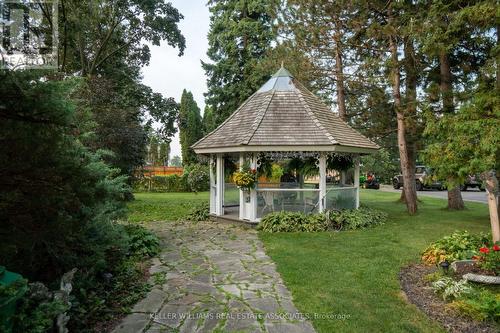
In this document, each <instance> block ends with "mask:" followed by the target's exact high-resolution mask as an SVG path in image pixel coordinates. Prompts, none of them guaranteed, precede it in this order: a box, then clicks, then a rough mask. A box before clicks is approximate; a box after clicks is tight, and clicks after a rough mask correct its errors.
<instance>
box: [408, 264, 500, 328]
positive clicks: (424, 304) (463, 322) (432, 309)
mask: <svg viewBox="0 0 500 333" xmlns="http://www.w3.org/2000/svg"><path fill="white" fill-rule="evenodd" d="M436 271H437V268H436V267H434V266H426V265H417V264H416V265H410V266H407V267H405V268H403V269H402V270H401V272H400V274H399V279H400V283H401V288H402V290H403V292H404V293H405V295H406V297H407V299H408V301H409V302H410V303H412V304H414V305H416V306H417V307H418V308H419V309H420V310H422V311H423V312H424V313H425V314H427V315H428V316H429V317H430V318H432V319H434V320H436V321H438V322H439V323H440V324H441V325H443V326H444V328H445V329H446V330H447V331H448V332H457V333H458V332H461V333H463V332H488V333H489V332H491V333H496V332H498V327H495V325H494V324H490V323H486V322H477V321H474V320H472V319H469V318H467V317H464V316H461V315H460V314H458V313H456V312H455V311H454V310H452V309H451V308H450V307H449V306H448V303H447V302H446V301H444V300H442V299H441V298H440V297H439V296H438V295H436V294H435V293H434V291H433V290H432V288H431V283H430V282H429V281H427V280H426V279H425V277H426V276H427V275H429V274H431V273H434V272H436Z"/></svg>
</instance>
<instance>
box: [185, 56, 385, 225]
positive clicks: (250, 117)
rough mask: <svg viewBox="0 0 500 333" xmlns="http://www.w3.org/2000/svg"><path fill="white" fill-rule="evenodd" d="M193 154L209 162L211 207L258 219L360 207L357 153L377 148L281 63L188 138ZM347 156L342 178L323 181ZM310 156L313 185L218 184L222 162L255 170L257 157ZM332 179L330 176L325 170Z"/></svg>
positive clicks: (222, 173)
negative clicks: (220, 117) (219, 118)
mask: <svg viewBox="0 0 500 333" xmlns="http://www.w3.org/2000/svg"><path fill="white" fill-rule="evenodd" d="M192 148H193V149H194V151H195V152H196V153H197V154H200V155H204V156H205V157H208V159H209V161H210V163H209V165H210V213H211V215H213V216H215V217H218V218H223V219H234V220H240V221H247V222H250V223H258V222H259V221H260V219H261V217H262V216H264V215H266V214H268V213H270V212H273V211H280V210H285V211H287V210H292V211H303V212H305V213H311V212H323V211H325V210H327V209H328V210H329V209H342V208H358V207H359V185H360V184H359V156H360V155H362V154H370V153H373V152H376V151H377V150H378V149H379V147H378V146H377V145H376V144H375V143H373V142H372V141H370V140H369V139H368V138H366V137H365V136H363V135H362V134H360V133H359V132H357V131H356V130H354V129H353V128H351V127H350V126H349V125H348V124H347V123H346V122H345V121H343V120H342V119H341V118H340V117H338V116H337V115H336V114H335V113H334V112H333V111H332V110H331V109H330V108H329V107H328V106H326V105H325V104H324V103H323V102H322V101H321V100H320V99H319V98H318V97H317V96H315V95H314V94H312V93H311V92H310V91H309V90H307V89H306V88H305V87H304V86H303V85H302V84H301V83H300V82H298V81H297V80H296V79H295V78H294V77H293V76H292V75H291V74H290V73H289V72H288V71H287V70H286V69H285V68H284V67H283V66H282V67H281V68H280V69H279V70H278V72H276V73H275V74H274V75H273V76H272V77H271V78H270V79H269V81H267V82H266V83H265V84H264V85H263V86H262V87H261V88H260V89H259V90H257V91H256V92H255V93H254V94H253V95H252V96H250V98H248V99H247V100H246V101H245V102H244V103H243V104H242V105H241V106H240V107H239V108H238V109H237V110H236V111H235V112H234V113H233V114H232V115H231V116H229V118H228V119H227V120H226V121H224V122H223V123H222V124H221V125H220V126H219V127H217V128H216V129H215V130H214V131H212V132H211V133H209V134H208V135H206V136H205V137H204V138H202V139H201V140H199V141H198V142H197V143H195V144H194V145H193V146H192ZM338 157H341V158H345V159H348V160H351V161H352V168H351V170H352V169H354V175H353V177H351V178H352V181H351V182H350V183H349V182H348V181H347V180H346V178H347V177H346V172H345V170H338V171H341V175H342V177H341V180H340V182H339V183H337V184H330V183H329V182H327V163H328V161H329V160H330V159H332V158H338ZM292 158H293V159H297V158H301V159H308V160H313V161H315V164H316V167H317V168H318V169H317V170H318V174H319V178H317V177H316V179H317V183H316V184H314V183H313V184H305V183H303V182H282V181H279V184H269V183H263V182H257V185H256V186H255V187H254V188H251V189H248V190H245V189H238V188H236V187H235V186H234V184H231V183H229V182H225V170H224V168H225V160H229V159H231V160H234V161H237V164H238V168H242V166H243V165H245V164H247V165H250V167H251V168H254V169H257V168H259V166H260V164H261V163H262V161H263V160H266V161H269V160H274V161H276V160H284V159H292ZM328 178H329V179H331V177H330V176H328Z"/></svg>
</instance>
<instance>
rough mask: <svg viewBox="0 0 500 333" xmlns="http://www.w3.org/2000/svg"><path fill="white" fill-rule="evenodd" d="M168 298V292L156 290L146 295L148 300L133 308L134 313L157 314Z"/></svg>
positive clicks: (143, 300) (145, 299)
mask: <svg viewBox="0 0 500 333" xmlns="http://www.w3.org/2000/svg"><path fill="white" fill-rule="evenodd" d="M166 298H167V293H166V292H164V291H163V290H160V289H157V288H154V289H153V290H151V291H150V292H149V293H148V294H147V295H146V298H144V299H142V300H141V301H140V302H139V303H137V304H136V305H135V306H134V307H133V308H132V312H143V313H155V312H156V311H158V310H159V309H160V308H161V306H162V304H163V302H164V301H165V299H166Z"/></svg>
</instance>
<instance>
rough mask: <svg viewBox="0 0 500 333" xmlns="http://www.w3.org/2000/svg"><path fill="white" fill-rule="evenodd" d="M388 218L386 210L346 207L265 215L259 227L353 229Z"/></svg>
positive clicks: (323, 229)
mask: <svg viewBox="0 0 500 333" xmlns="http://www.w3.org/2000/svg"><path fill="white" fill-rule="evenodd" d="M386 218H387V214H385V213H384V212H381V211H378V210H374V209H368V208H360V209H357V210H356V209H352V210H351V209H346V210H343V211H331V212H327V213H326V214H311V215H306V214H303V213H293V212H277V213H271V214H268V215H266V216H264V217H263V218H262V220H261V221H260V223H259V226H258V228H259V230H262V231H266V232H294V231H304V232H318V231H327V230H352V229H361V228H367V227H369V226H373V225H378V224H383V223H384V221H385V219H386Z"/></svg>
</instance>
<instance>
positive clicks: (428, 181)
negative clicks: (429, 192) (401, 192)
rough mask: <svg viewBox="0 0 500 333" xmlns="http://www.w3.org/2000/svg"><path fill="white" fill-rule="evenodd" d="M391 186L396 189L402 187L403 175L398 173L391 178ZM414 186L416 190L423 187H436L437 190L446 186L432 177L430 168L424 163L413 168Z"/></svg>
mask: <svg viewBox="0 0 500 333" xmlns="http://www.w3.org/2000/svg"><path fill="white" fill-rule="evenodd" d="M392 186H393V187H394V189H396V190H398V189H400V188H401V187H403V175H402V174H399V175H396V176H394V178H392ZM415 186H416V187H417V191H423V190H424V189H437V190H439V191H441V190H444V189H446V186H445V185H444V184H443V183H442V182H440V181H437V180H434V179H433V177H432V170H431V169H430V168H428V167H426V166H425V165H419V166H417V167H416V168H415Z"/></svg>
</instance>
